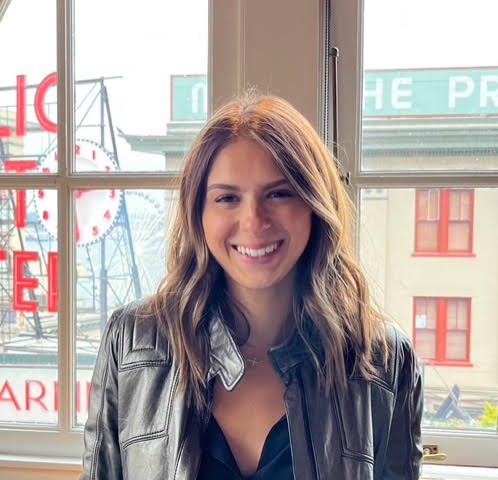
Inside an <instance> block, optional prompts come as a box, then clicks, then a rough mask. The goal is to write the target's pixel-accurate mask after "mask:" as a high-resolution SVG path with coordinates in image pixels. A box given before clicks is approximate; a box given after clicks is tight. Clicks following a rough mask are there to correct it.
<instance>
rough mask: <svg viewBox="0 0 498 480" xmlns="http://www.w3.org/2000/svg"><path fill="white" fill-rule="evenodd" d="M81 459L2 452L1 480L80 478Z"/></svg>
mask: <svg viewBox="0 0 498 480" xmlns="http://www.w3.org/2000/svg"><path fill="white" fill-rule="evenodd" d="M80 475H81V459H79V458H74V459H72V458H54V457H36V456H22V455H2V454H0V480H12V479H13V478H16V479H18V480H78V479H79V477H80Z"/></svg>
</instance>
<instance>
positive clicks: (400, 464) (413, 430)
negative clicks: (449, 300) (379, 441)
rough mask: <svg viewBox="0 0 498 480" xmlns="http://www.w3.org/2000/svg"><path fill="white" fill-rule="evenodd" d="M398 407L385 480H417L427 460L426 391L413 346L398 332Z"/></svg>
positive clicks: (396, 356) (396, 402)
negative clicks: (424, 431) (424, 442)
mask: <svg viewBox="0 0 498 480" xmlns="http://www.w3.org/2000/svg"><path fill="white" fill-rule="evenodd" d="M395 336H396V337H397V338H396V341H395V344H394V348H395V350H397V351H396V352H395V353H396V355H395V358H397V359H398V362H397V366H396V369H395V375H394V378H395V383H396V390H395V400H394V402H395V404H394V410H393V415H392V420H391V428H390V430H389V432H390V433H389V439H388V442H387V451H386V456H385V463H384V469H383V475H382V477H381V478H382V480H416V479H418V478H419V477H420V474H421V465H422V457H423V448H422V435H421V422H422V413H423V389H422V375H421V371H420V366H419V363H418V360H417V358H416V355H415V352H414V350H413V347H412V344H411V342H410V341H409V340H408V338H406V337H405V336H404V335H403V334H401V333H400V332H396V334H395Z"/></svg>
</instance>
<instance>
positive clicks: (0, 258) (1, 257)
mask: <svg viewBox="0 0 498 480" xmlns="http://www.w3.org/2000/svg"><path fill="white" fill-rule="evenodd" d="M5 260H7V252H6V251H5V250H0V262H5Z"/></svg>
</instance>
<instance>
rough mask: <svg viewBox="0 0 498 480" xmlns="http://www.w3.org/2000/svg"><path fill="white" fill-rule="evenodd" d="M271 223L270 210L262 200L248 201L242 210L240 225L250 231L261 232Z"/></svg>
mask: <svg viewBox="0 0 498 480" xmlns="http://www.w3.org/2000/svg"><path fill="white" fill-rule="evenodd" d="M270 225H271V218H270V215H269V212H268V211H267V210H266V209H265V207H264V205H262V203H261V202H260V201H256V200H254V201H253V200H251V201H248V202H247V203H246V205H245V206H244V208H243V209H242V212H241V219H240V226H241V228H242V229H243V230H245V231H247V232H250V233H260V232H263V231H265V230H267V229H268V228H270Z"/></svg>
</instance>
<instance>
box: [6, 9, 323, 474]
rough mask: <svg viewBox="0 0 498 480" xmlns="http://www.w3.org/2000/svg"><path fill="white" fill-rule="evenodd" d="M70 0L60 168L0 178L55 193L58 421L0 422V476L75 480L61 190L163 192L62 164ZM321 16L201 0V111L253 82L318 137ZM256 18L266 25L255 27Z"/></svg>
mask: <svg viewBox="0 0 498 480" xmlns="http://www.w3.org/2000/svg"><path fill="white" fill-rule="evenodd" d="M74 1H75V0H56V4H57V44H58V49H57V71H58V86H57V93H58V104H57V118H58V124H59V132H58V152H59V164H60V171H59V173H58V174H53V175H52V174H46V175H43V176H37V177H30V176H27V175H22V176H21V175H17V176H16V175H14V174H12V175H0V189H17V188H18V189H31V188H38V187H40V186H41V187H45V188H48V187H50V188H57V189H58V191H59V196H58V207H59V217H58V218H59V225H58V243H59V247H58V248H59V319H60V320H59V321H60V328H59V372H58V375H59V385H60V386H59V395H60V398H59V406H60V409H59V423H58V425H56V426H54V427H53V428H52V427H51V428H46V429H35V426H34V425H33V426H30V428H25V429H23V428H16V426H11V427H9V428H5V427H4V426H0V480H2V479H3V478H6V479H7V478H8V479H11V478H19V479H20V478H22V479H26V480H28V479H29V480H30V479H36V480H43V479H44V478H47V479H50V480H56V479H59V478H60V479H63V478H64V479H68V478H78V476H79V473H80V470H81V454H82V449H83V442H82V429H81V427H77V426H75V425H74V424H73V415H72V413H71V409H72V405H74V404H75V402H74V398H75V392H74V387H73V385H74V380H75V371H74V362H73V359H74V358H75V351H74V340H75V336H74V325H75V321H76V320H75V319H76V308H75V283H74V281H73V278H75V277H74V272H75V252H74V249H71V248H69V247H68V245H69V244H70V243H69V239H71V238H74V237H73V233H74V232H73V225H72V222H71V218H72V212H71V210H70V208H71V207H70V202H69V198H70V192H71V191H73V190H74V189H84V188H90V187H96V188H120V189H126V188H131V189H133V188H149V189H164V188H165V187H167V185H168V184H169V182H170V181H171V180H172V178H173V177H172V176H171V175H168V174H166V173H157V172H154V173H137V172H133V173H132V174H131V173H130V174H127V173H124V172H113V173H106V174H104V175H99V174H98V173H96V174H88V173H85V174H78V173H76V172H74V171H72V169H71V161H70V160H71V157H72V152H74V145H75V132H74V127H73V125H74V118H73V111H74V104H73V98H74V95H73V93H74V81H75V73H74V61H73V59H74V43H73V38H74V35H73V31H72V30H73V26H74ZM137 8H140V6H139V4H137ZM327 22H328V14H327V11H326V2H323V1H322V0H271V1H268V0H209V65H208V76H209V82H208V85H209V89H210V92H209V96H210V105H209V109H208V110H209V111H212V110H213V108H216V107H218V106H219V105H221V104H222V103H224V102H225V101H227V100H229V99H230V98H232V97H233V95H235V94H237V93H240V92H241V91H242V90H244V89H245V88H247V87H250V86H257V87H258V89H259V90H260V91H261V92H271V93H275V94H278V95H281V96H283V97H285V98H287V99H289V100H290V101H291V102H293V103H294V104H295V105H296V106H297V107H298V108H299V109H300V110H301V111H302V112H303V113H304V114H305V115H306V116H307V117H308V119H309V120H310V121H311V123H312V124H313V125H314V126H315V127H316V128H317V130H318V131H319V132H320V133H322V134H323V135H325V129H326V127H327V123H326V121H325V119H326V116H325V113H326V112H325V110H326V108H325V107H324V105H326V102H325V99H326V96H325V91H326V88H327V86H328V84H327V82H326V81H325V80H324V78H325V75H324V73H325V72H324V65H325V64H326V61H324V59H325V58H326V50H325V45H326V38H325V37H326V36H325V32H326V28H325V27H326V25H327ZM262 23H263V24H264V25H265V26H266V28H263V29H262V28H261V27H262ZM270 27H271V28H270Z"/></svg>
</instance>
